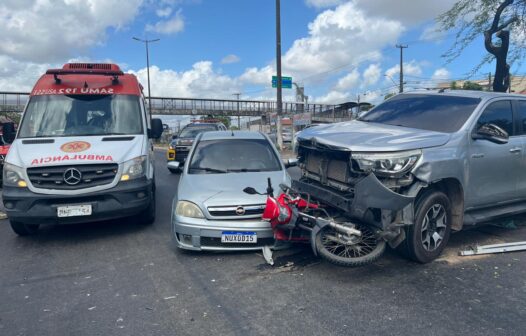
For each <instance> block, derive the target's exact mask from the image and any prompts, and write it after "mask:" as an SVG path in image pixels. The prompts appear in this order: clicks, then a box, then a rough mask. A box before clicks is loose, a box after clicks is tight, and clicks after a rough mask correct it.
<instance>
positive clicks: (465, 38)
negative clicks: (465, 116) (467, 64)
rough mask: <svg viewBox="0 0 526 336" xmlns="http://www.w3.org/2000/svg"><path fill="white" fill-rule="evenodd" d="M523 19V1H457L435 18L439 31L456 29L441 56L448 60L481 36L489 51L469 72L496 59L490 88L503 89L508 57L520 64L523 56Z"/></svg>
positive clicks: (525, 8) (525, 12)
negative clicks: (450, 42)
mask: <svg viewBox="0 0 526 336" xmlns="http://www.w3.org/2000/svg"><path fill="white" fill-rule="evenodd" d="M525 20H526V0H459V1H457V3H455V5H453V7H452V8H451V9H450V10H448V11H447V12H445V13H444V14H442V15H440V16H439V17H438V18H437V21H438V24H439V27H440V28H439V30H441V31H447V30H450V29H457V30H458V31H457V33H456V38H455V42H454V43H453V46H452V47H451V48H450V49H449V50H448V51H447V52H446V53H445V54H444V55H443V56H444V57H445V58H446V59H447V61H448V62H451V61H452V60H454V59H456V58H457V57H458V56H460V54H461V53H462V51H463V50H464V49H465V48H466V47H467V46H468V45H469V44H471V43H472V42H473V41H474V40H475V39H477V38H478V37H480V36H483V37H484V47H485V48H486V50H487V51H488V53H489V54H487V55H486V56H484V57H483V59H482V60H481V61H480V63H479V64H478V65H476V66H475V67H474V69H473V70H472V71H471V75H473V74H475V73H476V72H478V70H479V69H480V68H481V67H482V66H483V65H484V64H488V63H490V62H492V61H493V59H495V60H496V65H495V77H494V81H493V90H494V91H498V92H505V91H507V89H508V87H509V78H510V77H509V76H510V74H509V69H510V66H509V64H508V58H509V61H510V63H512V64H513V63H514V62H519V63H520V62H521V61H522V59H523V58H524V56H525V55H526V48H524V43H525V42H526V29H525V27H526V25H525V22H526V21H525ZM511 34H513V38H510V35H511ZM494 36H495V37H496V38H497V39H498V41H494V39H493V37H494Z"/></svg>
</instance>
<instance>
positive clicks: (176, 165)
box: [168, 161, 181, 169]
mask: <svg viewBox="0 0 526 336" xmlns="http://www.w3.org/2000/svg"><path fill="white" fill-rule="evenodd" d="M180 167H181V164H180V163H179V162H177V161H170V162H168V168H172V169H179V168H180Z"/></svg>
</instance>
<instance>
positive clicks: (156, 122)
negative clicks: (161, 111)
mask: <svg viewBox="0 0 526 336" xmlns="http://www.w3.org/2000/svg"><path fill="white" fill-rule="evenodd" d="M163 131H164V126H163V122H162V121H161V119H158V118H153V119H152V128H151V129H150V132H149V133H150V134H149V136H150V138H153V139H159V138H160V137H161V135H162V134H163Z"/></svg>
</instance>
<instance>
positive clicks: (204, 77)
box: [130, 61, 241, 99]
mask: <svg viewBox="0 0 526 336" xmlns="http://www.w3.org/2000/svg"><path fill="white" fill-rule="evenodd" d="M130 73H133V74H135V75H137V77H138V78H139V81H140V82H141V83H143V85H144V86H145V87H147V85H145V84H146V83H147V69H146V68H144V69H140V70H138V71H130ZM150 83H151V87H152V96H167V97H189V98H191V97H207V98H225V99H227V98H231V95H232V93H233V92H240V90H241V85H240V84H239V80H238V79H236V78H232V77H230V76H227V75H223V74H220V73H218V72H216V71H215V70H214V69H213V64H212V62H209V61H201V62H197V63H195V64H194V65H193V66H192V68H191V69H190V70H186V71H182V72H177V71H173V70H170V69H165V70H162V69H160V68H159V67H157V66H151V67H150ZM145 94H146V95H147V94H148V92H147V89H146V91H145Z"/></svg>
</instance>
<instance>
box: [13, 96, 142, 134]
mask: <svg viewBox="0 0 526 336" xmlns="http://www.w3.org/2000/svg"><path fill="white" fill-rule="evenodd" d="M139 104H140V102H139V97H137V96H127V95H89V96H87V95H72V96H66V95H46V96H35V97H32V98H31V100H30V101H29V104H28V106H27V110H26V112H25V114H24V118H23V120H22V124H21V126H20V132H19V137H20V138H40V137H60V136H90V135H113V134H141V133H142V132H143V127H142V118H141V108H140V105H139Z"/></svg>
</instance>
